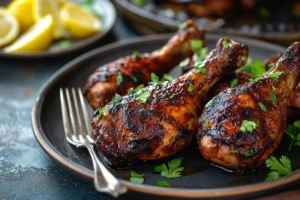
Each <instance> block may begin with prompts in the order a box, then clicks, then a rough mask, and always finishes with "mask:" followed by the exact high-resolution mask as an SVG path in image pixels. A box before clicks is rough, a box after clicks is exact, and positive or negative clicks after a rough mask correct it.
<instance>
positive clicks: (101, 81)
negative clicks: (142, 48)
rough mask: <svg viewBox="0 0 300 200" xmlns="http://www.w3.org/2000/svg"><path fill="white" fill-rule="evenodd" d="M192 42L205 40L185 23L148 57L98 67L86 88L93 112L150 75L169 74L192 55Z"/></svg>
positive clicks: (188, 23) (197, 30)
mask: <svg viewBox="0 0 300 200" xmlns="http://www.w3.org/2000/svg"><path fill="white" fill-rule="evenodd" d="M195 39H198V40H204V32H203V31H202V30H201V29H199V28H198V27H197V25H196V24H195V23H194V22H193V21H187V22H186V24H185V26H184V28H183V29H180V30H179V31H178V33H177V34H176V35H175V36H174V37H173V38H171V39H170V40H169V42H168V43H167V44H166V45H165V46H164V47H163V48H161V49H159V50H156V51H154V52H152V53H149V54H148V53H144V54H142V55H138V56H137V55H136V56H134V55H132V56H127V57H124V58H120V59H118V60H116V61H114V62H111V63H108V64H106V65H104V66H101V67H99V68H98V69H97V71H96V72H95V73H93V74H92V75H91V76H90V77H89V79H88V80H87V84H86V87H85V95H86V97H87V99H88V101H89V103H90V104H91V106H92V107H93V108H94V109H96V108H99V107H103V106H105V105H106V104H107V103H108V102H109V101H110V100H111V99H112V98H113V97H114V95H115V94H116V93H118V94H119V95H125V94H127V90H128V89H129V88H132V87H136V86H138V85H140V84H146V83H148V82H149V81H150V80H151V73H152V72H153V73H155V74H156V75H158V76H162V75H163V74H164V73H167V72H169V71H170V70H171V69H172V68H174V67H175V66H176V65H177V64H178V63H179V62H180V61H182V60H183V59H185V58H187V57H190V56H191V55H192V54H193V51H192V48H191V46H190V41H191V40H195ZM203 42H204V44H205V41H203ZM118 78H119V81H118Z"/></svg>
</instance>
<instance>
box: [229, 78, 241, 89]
mask: <svg viewBox="0 0 300 200" xmlns="http://www.w3.org/2000/svg"><path fill="white" fill-rule="evenodd" d="M238 84H239V79H238V78H234V79H232V80H231V81H230V87H231V88H233V87H235V86H237V85H238Z"/></svg>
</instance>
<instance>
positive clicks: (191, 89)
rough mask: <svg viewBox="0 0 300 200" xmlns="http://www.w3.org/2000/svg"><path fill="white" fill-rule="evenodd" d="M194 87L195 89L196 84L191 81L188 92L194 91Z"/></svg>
mask: <svg viewBox="0 0 300 200" xmlns="http://www.w3.org/2000/svg"><path fill="white" fill-rule="evenodd" d="M194 89H195V86H194V85H193V84H191V83H190V85H189V87H188V89H187V91H188V92H193V90H194Z"/></svg>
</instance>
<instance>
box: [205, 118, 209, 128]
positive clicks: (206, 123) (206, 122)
mask: <svg viewBox="0 0 300 200" xmlns="http://www.w3.org/2000/svg"><path fill="white" fill-rule="evenodd" d="M204 124H205V128H208V119H206V120H205V121H204Z"/></svg>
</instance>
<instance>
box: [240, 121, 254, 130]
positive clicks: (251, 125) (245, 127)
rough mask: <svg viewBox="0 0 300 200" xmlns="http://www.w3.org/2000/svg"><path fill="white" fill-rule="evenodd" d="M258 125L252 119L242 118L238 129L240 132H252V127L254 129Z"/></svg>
mask: <svg viewBox="0 0 300 200" xmlns="http://www.w3.org/2000/svg"><path fill="white" fill-rule="evenodd" d="M257 127H258V124H256V123H255V122H253V121H248V120H244V121H243V123H242V126H241V128H240V130H241V131H242V132H244V133H245V132H250V133H252V132H253V130H254V129H256V128H257Z"/></svg>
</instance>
